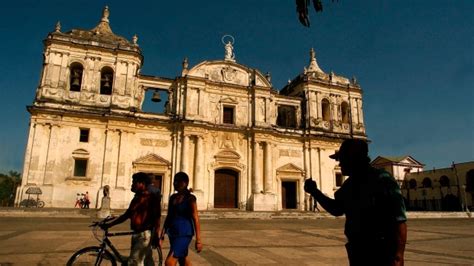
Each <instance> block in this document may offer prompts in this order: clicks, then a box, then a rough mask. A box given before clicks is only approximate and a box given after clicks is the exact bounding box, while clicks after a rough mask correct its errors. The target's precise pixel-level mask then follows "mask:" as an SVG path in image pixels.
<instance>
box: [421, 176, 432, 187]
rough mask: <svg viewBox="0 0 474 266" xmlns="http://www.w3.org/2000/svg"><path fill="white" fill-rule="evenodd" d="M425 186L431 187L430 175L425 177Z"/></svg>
mask: <svg viewBox="0 0 474 266" xmlns="http://www.w3.org/2000/svg"><path fill="white" fill-rule="evenodd" d="M422 184H423V187H431V179H430V178H429V177H425V179H423V183H422Z"/></svg>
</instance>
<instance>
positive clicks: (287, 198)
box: [281, 181, 296, 209]
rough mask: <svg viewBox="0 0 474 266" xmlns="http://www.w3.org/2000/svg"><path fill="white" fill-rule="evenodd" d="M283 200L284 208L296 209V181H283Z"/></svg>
mask: <svg viewBox="0 0 474 266" xmlns="http://www.w3.org/2000/svg"><path fill="white" fill-rule="evenodd" d="M281 202H282V205H283V206H282V207H283V209H296V182H295V181H282V182H281Z"/></svg>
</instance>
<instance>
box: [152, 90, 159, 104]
mask: <svg viewBox="0 0 474 266" xmlns="http://www.w3.org/2000/svg"><path fill="white" fill-rule="evenodd" d="M151 101H152V102H154V103H159V102H161V97H160V93H159V92H158V91H155V92H153V96H152V97H151Z"/></svg>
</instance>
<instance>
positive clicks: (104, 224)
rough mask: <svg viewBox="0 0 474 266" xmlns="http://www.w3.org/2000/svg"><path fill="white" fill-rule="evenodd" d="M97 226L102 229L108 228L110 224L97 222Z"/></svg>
mask: <svg viewBox="0 0 474 266" xmlns="http://www.w3.org/2000/svg"><path fill="white" fill-rule="evenodd" d="M99 227H100V228H101V229H102V230H104V231H105V230H107V229H109V228H110V225H108V224H106V223H102V224H99Z"/></svg>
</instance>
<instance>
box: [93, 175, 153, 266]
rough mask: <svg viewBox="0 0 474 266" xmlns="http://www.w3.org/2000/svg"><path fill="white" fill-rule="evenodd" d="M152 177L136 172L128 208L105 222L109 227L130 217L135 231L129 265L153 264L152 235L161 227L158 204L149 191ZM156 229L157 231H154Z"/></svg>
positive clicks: (132, 228) (133, 177)
mask: <svg viewBox="0 0 474 266" xmlns="http://www.w3.org/2000/svg"><path fill="white" fill-rule="evenodd" d="M149 184H150V178H149V176H148V174H146V173H142V172H139V173H136V174H133V176H132V187H131V190H132V192H134V193H135V196H134V197H133V199H132V201H131V202H130V205H129V207H128V209H127V210H126V211H125V213H124V214H122V215H120V216H119V217H117V218H116V219H114V220H112V221H110V222H108V223H105V224H104V225H102V228H104V229H105V228H109V227H112V226H115V225H117V224H120V223H123V222H125V221H126V220H127V219H130V229H131V230H132V231H133V232H134V233H133V235H132V243H131V248H130V257H129V259H128V265H153V264H154V262H153V256H152V251H151V237H152V235H154V234H156V235H157V231H158V230H159V228H160V224H159V221H160V220H159V219H156V217H155V216H156V213H157V210H156V208H157V204H155V203H154V201H153V200H152V196H151V194H150V193H149V192H148V189H147V187H148V185H149ZM156 223H158V224H156ZM154 230H155V231H154Z"/></svg>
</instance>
